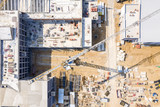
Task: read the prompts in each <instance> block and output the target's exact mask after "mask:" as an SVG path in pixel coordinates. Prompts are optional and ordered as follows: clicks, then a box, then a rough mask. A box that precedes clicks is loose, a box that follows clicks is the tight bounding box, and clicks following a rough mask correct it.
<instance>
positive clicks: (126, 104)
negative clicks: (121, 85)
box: [120, 100, 130, 107]
mask: <svg viewBox="0 0 160 107" xmlns="http://www.w3.org/2000/svg"><path fill="white" fill-rule="evenodd" d="M120 105H122V106H123V107H129V106H130V104H128V103H127V102H125V101H123V100H121V101H120Z"/></svg>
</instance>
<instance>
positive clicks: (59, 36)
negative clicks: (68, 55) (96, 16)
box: [27, 20, 82, 48]
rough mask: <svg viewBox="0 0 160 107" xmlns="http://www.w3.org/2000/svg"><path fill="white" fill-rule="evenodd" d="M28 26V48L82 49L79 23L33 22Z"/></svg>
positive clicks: (80, 24) (80, 23)
mask: <svg viewBox="0 0 160 107" xmlns="http://www.w3.org/2000/svg"><path fill="white" fill-rule="evenodd" d="M29 26H30V27H29V28H28V31H27V32H28V38H29V41H28V45H29V47H33V48H34V47H41V48H42V47H45V48H82V22H81V21H72V20H70V21H63V20H61V21H43V22H42V21H35V22H31V23H29Z"/></svg>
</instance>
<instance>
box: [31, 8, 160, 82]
mask: <svg viewBox="0 0 160 107" xmlns="http://www.w3.org/2000/svg"><path fill="white" fill-rule="evenodd" d="M159 12H160V9H158V10H156V11H154V12H152V13H150V14H149V15H147V16H145V17H144V18H142V19H141V20H139V21H136V22H134V23H132V24H131V25H129V26H128V27H126V28H125V29H122V30H120V31H119V32H116V33H114V34H112V35H111V36H109V37H108V38H106V39H104V40H102V41H100V42H98V43H97V44H95V45H93V46H91V47H89V48H88V49H85V50H84V51H82V52H81V53H79V54H77V55H75V56H73V57H71V58H70V59H68V60H66V61H64V62H62V63H61V64H60V65H58V66H56V67H55V68H53V69H50V70H48V71H46V72H44V73H42V74H40V75H38V76H36V77H35V78H33V79H31V80H29V84H31V83H33V82H35V81H37V80H39V79H41V78H43V76H45V75H48V74H49V73H51V72H53V71H54V70H56V69H57V68H59V67H61V66H64V65H65V66H67V65H68V63H72V62H73V61H74V60H76V59H77V58H78V57H80V56H82V55H84V54H86V53H87V52H89V51H90V50H92V49H95V48H96V47H98V46H99V45H101V44H102V43H105V42H106V41H108V40H110V39H111V38H113V37H115V36H117V35H118V34H120V33H123V32H125V31H126V30H129V29H131V28H133V27H135V26H137V25H139V24H140V23H142V22H144V21H146V20H148V19H150V18H151V17H153V16H155V15H156V14H158V13H159Z"/></svg>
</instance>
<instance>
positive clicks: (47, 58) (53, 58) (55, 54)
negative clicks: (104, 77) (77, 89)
mask: <svg viewBox="0 0 160 107" xmlns="http://www.w3.org/2000/svg"><path fill="white" fill-rule="evenodd" d="M80 52H81V51H74V50H66V51H65V50H35V51H33V56H32V57H33V58H32V59H33V62H35V63H34V64H33V65H35V66H36V67H35V68H36V73H37V74H39V73H41V72H44V71H46V70H49V69H51V68H54V67H56V66H57V65H59V64H61V63H62V62H63V61H65V60H67V59H68V58H69V56H71V57H72V56H74V55H76V54H78V53H80ZM35 59H36V61H34V60H35ZM80 59H81V61H86V62H88V63H92V64H96V65H101V66H105V63H106V60H107V56H106V54H105V52H97V51H90V52H88V53H86V54H85V55H83V56H81V57H80ZM72 67H73V70H69V71H68V73H72V74H77V75H82V76H89V75H93V74H95V75H96V74H97V69H94V68H90V67H84V66H72ZM34 70H35V69H34ZM60 71H65V69H64V68H62V67H61V68H59V69H57V70H55V71H53V73H52V75H53V76H57V77H59V72H60Z"/></svg>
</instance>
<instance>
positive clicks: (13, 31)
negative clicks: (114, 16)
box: [0, 0, 104, 107]
mask: <svg viewBox="0 0 160 107" xmlns="http://www.w3.org/2000/svg"><path fill="white" fill-rule="evenodd" d="M83 4H84V3H83V0H0V56H1V57H0V59H1V62H0V63H1V66H0V70H1V71H0V75H1V76H0V80H1V82H2V85H1V87H3V88H5V87H10V88H12V89H14V90H15V91H22V90H21V89H22V88H24V87H23V85H21V83H22V82H21V81H22V80H28V79H30V78H31V77H29V73H30V71H31V69H32V65H31V63H30V62H31V57H30V54H31V52H30V50H32V49H39V48H43V49H44V48H45V49H54V48H55V49H71V48H72V49H74V48H76V49H77V48H80V49H83V48H88V47H90V46H92V20H98V18H99V17H98V14H99V13H100V14H104V9H102V6H99V5H101V4H98V3H97V1H94V2H90V1H89V3H88V5H89V6H87V7H89V9H88V10H89V11H88V12H86V11H83V6H84V5H83ZM103 6H104V4H103ZM46 80H47V81H48V82H50V81H51V80H52V79H48V78H46ZM39 82H41V81H39ZM42 84H43V83H42ZM53 84H54V85H55V82H53V81H51V85H49V83H47V86H48V87H50V86H51V87H52V88H53V86H54V85H53ZM33 87H35V86H33ZM28 90H30V89H28ZM31 90H32V88H31ZM46 90H47V91H46V92H47V93H49V94H48V95H47V97H46V99H47V101H48V102H47V101H46V102H47V105H48V107H51V105H52V104H53V103H54V101H53V100H54V98H53V97H51V91H52V89H51V90H49V88H46ZM22 92H23V91H22ZM24 92H25V91H24ZM27 92H28V91H27ZM47 93H46V94H47ZM52 94H54V93H53V92H52ZM33 96H34V94H33ZM24 100H25V99H24ZM3 104H4V106H17V105H14V103H13V102H12V103H10V105H6V103H3ZM3 104H2V105H3ZM17 104H18V103H17ZM31 105H32V104H31ZM38 107H44V105H43V104H42V105H38Z"/></svg>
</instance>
